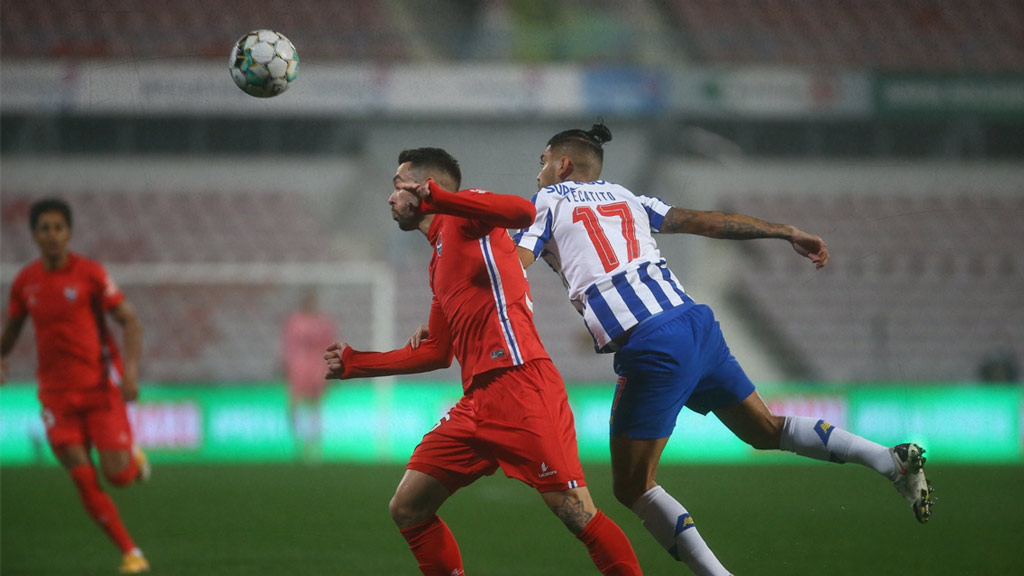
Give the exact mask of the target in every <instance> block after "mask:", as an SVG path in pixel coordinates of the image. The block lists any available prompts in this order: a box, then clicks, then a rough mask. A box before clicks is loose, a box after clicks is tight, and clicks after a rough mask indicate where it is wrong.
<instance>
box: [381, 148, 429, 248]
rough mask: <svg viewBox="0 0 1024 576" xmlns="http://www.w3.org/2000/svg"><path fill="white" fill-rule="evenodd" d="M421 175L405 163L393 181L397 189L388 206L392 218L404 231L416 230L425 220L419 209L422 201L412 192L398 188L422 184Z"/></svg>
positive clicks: (401, 165)
mask: <svg viewBox="0 0 1024 576" xmlns="http://www.w3.org/2000/svg"><path fill="white" fill-rule="evenodd" d="M419 175H420V174H419V171H418V170H413V169H412V167H411V166H410V164H409V163H408V162H405V163H403V164H400V165H399V166H398V170H397V171H395V177H394V178H393V179H392V182H393V183H394V186H395V189H394V191H393V192H392V193H391V196H390V197H389V198H388V204H390V205H391V218H392V219H394V221H395V222H398V227H399V228H401V229H402V230H406V231H408V230H416V229H417V228H418V227H419V225H420V221H421V220H423V215H422V214H420V212H419V210H418V209H417V208H418V207H419V205H420V199H419V198H418V197H417V196H416V195H415V194H413V193H412V192H409V191H408V190H402V189H401V188H399V187H398V186H399V184H420V183H421V182H422V181H423V180H421V179H419Z"/></svg>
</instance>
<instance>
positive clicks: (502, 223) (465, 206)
mask: <svg viewBox="0 0 1024 576" xmlns="http://www.w3.org/2000/svg"><path fill="white" fill-rule="evenodd" d="M420 206H421V210H423V212H424V213H426V214H450V215H452V216H459V217H462V218H468V219H471V220H479V221H481V222H485V223H486V224H488V225H490V226H492V227H494V228H525V227H527V226H529V225H531V224H533V218H534V217H535V216H536V215H537V208H536V207H534V205H533V202H530V201H529V200H527V199H525V198H520V197H519V196H513V195H511V194H494V193H493V192H487V191H486V190H479V189H476V188H470V189H467V190H462V191H460V192H457V193H452V192H448V191H447V190H445V189H444V188H441V187H440V186H438V185H437V184H435V183H434V181H433V180H431V181H430V199H429V200H424V201H423V203H422V204H421V205H420Z"/></svg>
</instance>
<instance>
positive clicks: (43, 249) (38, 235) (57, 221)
mask: <svg viewBox="0 0 1024 576" xmlns="http://www.w3.org/2000/svg"><path fill="white" fill-rule="evenodd" d="M32 239H33V240H35V241H36V245H37V246H39V252H40V254H41V255H42V256H43V257H44V258H49V259H53V260H57V259H60V258H61V257H63V256H64V254H65V253H66V252H67V249H68V242H70V241H71V228H70V227H68V222H67V220H65V219H64V215H63V214H61V213H60V212H43V213H42V214H40V215H39V220H37V221H36V227H35V229H34V230H33V231H32Z"/></svg>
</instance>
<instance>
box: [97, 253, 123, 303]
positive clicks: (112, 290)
mask: <svg viewBox="0 0 1024 576" xmlns="http://www.w3.org/2000/svg"><path fill="white" fill-rule="evenodd" d="M92 272H93V278H94V281H95V282H97V283H98V284H99V287H100V298H101V301H102V302H103V309H104V310H110V309H111V308H114V307H116V306H117V305H118V304H120V303H121V302H124V292H121V289H120V288H118V286H117V284H116V283H115V282H114V279H113V278H111V277H110V274H107V270H106V268H104V267H103V265H102V264H100V263H98V262H97V263H96V265H95V268H94V269H93V271H92Z"/></svg>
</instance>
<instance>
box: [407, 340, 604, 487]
mask: <svg viewBox="0 0 1024 576" xmlns="http://www.w3.org/2000/svg"><path fill="white" fill-rule="evenodd" d="M499 466H500V467H501V469H502V470H503V471H504V472H505V475H506V476H508V477H509V478H515V479H517V480H521V481H523V482H524V483H526V484H528V485H530V486H532V487H534V488H536V489H537V490H538V491H539V492H555V491H560V490H569V489H571V488H577V487H581V486H586V482H585V481H584V478H583V467H582V466H581V465H580V458H579V453H578V452H577V448H576V428H575V424H574V421H573V416H572V411H571V410H570V409H569V399H568V397H567V396H566V394H565V384H564V383H563V382H562V377H561V375H560V374H559V373H558V370H556V369H555V366H554V364H552V363H551V361H550V360H548V359H546V358H545V359H540V360H533V361H531V362H528V363H526V364H524V365H522V366H516V367H514V368H509V369H502V370H492V371H490V372H488V373H486V374H482V375H479V376H477V378H476V379H475V380H474V382H473V384H472V385H471V386H470V388H469V390H467V391H466V393H465V395H463V396H462V398H461V399H460V400H459V402H458V404H456V405H455V406H454V407H453V408H452V409H451V410H450V411H448V413H447V414H445V415H444V417H442V418H441V421H440V422H438V423H437V425H436V426H434V428H433V429H432V430H431V431H430V432H427V434H426V435H425V436H423V440H422V441H421V442H420V444H419V445H418V446H417V447H416V450H415V451H413V454H412V457H411V458H410V459H409V464H408V466H407V468H408V469H409V470H416V471H419V472H423V473H424V474H429V475H430V476H433V477H434V478H436V479H438V480H439V481H440V482H441V483H442V484H444V485H445V487H447V488H448V490H449V491H451V492H455V491H456V490H458V489H459V488H462V487H463V486H468V485H469V484H472V483H473V482H474V481H475V480H476V479H477V478H480V477H481V476H487V475H490V474H494V472H495V471H496V470H497V469H498V467H499Z"/></svg>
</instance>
